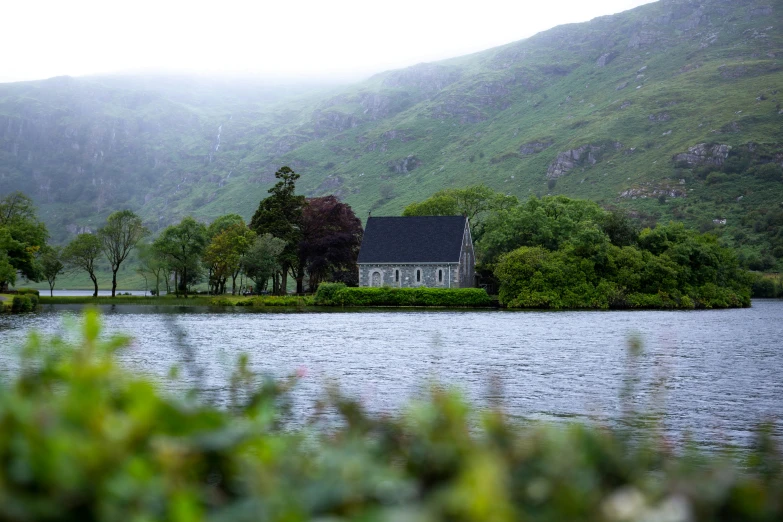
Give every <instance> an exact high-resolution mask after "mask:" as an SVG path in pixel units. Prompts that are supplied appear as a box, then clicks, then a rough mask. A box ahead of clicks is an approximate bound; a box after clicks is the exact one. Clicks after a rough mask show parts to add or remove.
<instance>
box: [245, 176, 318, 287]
mask: <svg viewBox="0 0 783 522" xmlns="http://www.w3.org/2000/svg"><path fill="white" fill-rule="evenodd" d="M275 178H277V179H279V180H280V181H278V182H277V183H275V185H274V186H273V187H272V188H270V189H269V194H270V196H269V197H267V198H265V199H263V200H261V202H260V203H259V205H258V209H257V210H256V212H255V214H253V219H252V220H251V221H250V228H251V229H252V230H253V231H255V233H256V234H258V235H259V236H262V235H264V234H271V235H272V236H274V237H276V238H278V239H282V240H283V241H285V244H286V246H285V248H284V249H283V251H282V252H281V253H280V256H279V259H278V261H279V265H280V275H281V282H280V285H279V286H278V285H275V288H274V290H275V291H277V292H278V293H281V294H284V293H285V292H286V287H287V284H288V272H289V270H294V269H295V268H296V267H297V264H298V261H299V256H298V255H297V254H298V248H299V241H301V239H302V232H301V221H302V209H303V207H304V205H305V198H304V196H297V195H296V194H295V191H296V180H298V179H299V174H297V173H296V172H294V171H293V170H291V169H290V168H289V167H282V168H281V169H280V170H278V171H277V172H275ZM275 279H277V278H275Z"/></svg>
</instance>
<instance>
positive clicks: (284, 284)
mask: <svg viewBox="0 0 783 522" xmlns="http://www.w3.org/2000/svg"><path fill="white" fill-rule="evenodd" d="M287 292H288V267H286V268H284V269H283V274H282V275H281V277H280V288H278V294H279V295H285V294H286V293H287Z"/></svg>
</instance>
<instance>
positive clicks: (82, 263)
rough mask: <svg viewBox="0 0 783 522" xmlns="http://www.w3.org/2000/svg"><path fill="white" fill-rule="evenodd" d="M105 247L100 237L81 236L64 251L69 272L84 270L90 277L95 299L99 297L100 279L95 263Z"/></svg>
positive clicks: (91, 235)
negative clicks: (97, 275)
mask: <svg viewBox="0 0 783 522" xmlns="http://www.w3.org/2000/svg"><path fill="white" fill-rule="evenodd" d="M102 248H103V245H102V243H101V240H100V239H99V238H98V236H96V235H93V234H79V235H78V236H76V237H75V238H74V239H73V241H71V242H70V243H68V245H67V246H66V247H65V249H63V254H62V259H63V263H65V266H66V269H67V270H69V271H76V270H84V271H86V272H87V274H88V275H89V276H90V280H91V281H92V284H93V287H94V290H93V293H92V296H93V297H98V278H97V277H96V276H95V262H96V260H97V259H98V256H100V255H101V251H102Z"/></svg>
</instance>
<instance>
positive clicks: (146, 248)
mask: <svg viewBox="0 0 783 522" xmlns="http://www.w3.org/2000/svg"><path fill="white" fill-rule="evenodd" d="M138 248H139V255H138V262H139V264H138V266H137V267H136V272H138V273H139V274H140V275H141V276H142V277H143V278H144V280H145V281H147V278H148V277H149V278H150V279H153V280H154V281H155V295H156V296H160V282H161V280H162V279H164V278H165V277H166V274H168V270H169V266H168V264H167V263H166V261H165V259H164V258H163V256H162V255H160V254H159V253H158V252H157V251H156V250H155V248H154V247H153V246H152V245H151V244H148V243H142V244H139V245H138Z"/></svg>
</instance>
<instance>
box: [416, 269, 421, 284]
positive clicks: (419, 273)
mask: <svg viewBox="0 0 783 522" xmlns="http://www.w3.org/2000/svg"><path fill="white" fill-rule="evenodd" d="M416 282H417V283H421V269H420V268H417V269H416Z"/></svg>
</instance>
